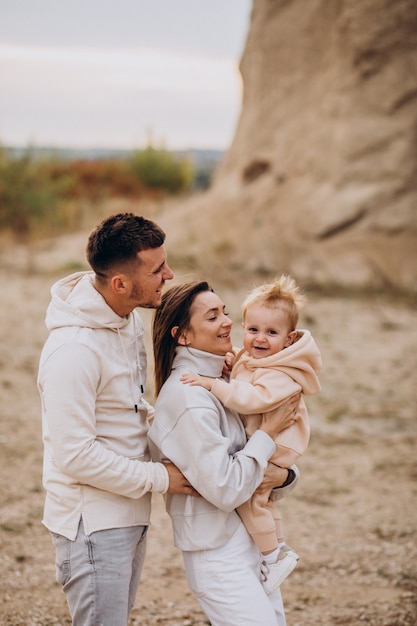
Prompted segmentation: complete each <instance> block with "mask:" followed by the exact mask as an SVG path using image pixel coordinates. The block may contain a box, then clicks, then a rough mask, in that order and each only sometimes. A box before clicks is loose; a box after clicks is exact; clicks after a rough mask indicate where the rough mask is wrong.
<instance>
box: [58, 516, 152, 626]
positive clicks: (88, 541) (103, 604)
mask: <svg viewBox="0 0 417 626" xmlns="http://www.w3.org/2000/svg"><path fill="white" fill-rule="evenodd" d="M146 531H147V526H130V527H128V528H114V529H110V530H101V531H98V532H95V533H92V534H91V535H90V536H86V535H85V533H84V527H83V523H82V521H81V522H80V526H79V529H78V534H77V537H76V539H75V541H70V540H69V539H67V538H66V537H63V536H62V535H56V534H55V533H51V536H52V541H53V543H54V544H55V549H56V578H57V581H58V582H59V583H60V584H61V585H62V587H63V590H64V592H65V594H66V597H67V602H68V606H69V609H70V613H71V617H72V623H73V626H116V625H117V626H123V624H126V625H127V623H128V619H129V613H130V611H131V609H132V607H133V603H134V601H135V596H136V592H137V589H138V586H139V580H140V575H141V572H142V567H143V563H144V560H145V552H146Z"/></svg>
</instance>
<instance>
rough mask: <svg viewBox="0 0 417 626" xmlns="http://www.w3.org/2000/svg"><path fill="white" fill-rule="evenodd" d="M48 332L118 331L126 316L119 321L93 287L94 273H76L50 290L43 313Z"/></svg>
mask: <svg viewBox="0 0 417 626" xmlns="http://www.w3.org/2000/svg"><path fill="white" fill-rule="evenodd" d="M45 323H46V326H47V328H48V330H53V329H55V328H61V327H63V326H78V327H83V328H108V329H112V330H120V329H121V328H123V327H124V326H126V324H128V323H129V316H127V317H120V316H119V315H117V313H115V312H114V311H113V309H112V308H111V307H109V305H108V304H107V303H106V301H105V300H104V298H103V296H102V295H101V294H100V293H99V292H98V291H97V289H96V288H95V287H94V272H90V271H88V272H76V273H75V274H71V275H70V276H67V277H66V278H62V279H61V280H59V281H58V282H56V283H55V284H54V285H53V286H52V288H51V302H50V304H49V306H48V309H47V312H46V320H45Z"/></svg>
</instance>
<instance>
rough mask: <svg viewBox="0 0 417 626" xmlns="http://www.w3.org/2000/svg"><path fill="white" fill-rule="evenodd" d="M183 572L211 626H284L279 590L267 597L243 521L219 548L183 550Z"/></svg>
mask: <svg viewBox="0 0 417 626" xmlns="http://www.w3.org/2000/svg"><path fill="white" fill-rule="evenodd" d="M183 558H184V566H185V574H186V577H187V582H188V585H189V587H190V589H191V590H192V591H193V593H194V594H195V596H196V597H197V600H198V602H199V603H200V606H201V608H202V609H203V611H204V612H205V613H206V615H207V617H208V618H209V620H210V622H211V625H212V626H285V625H286V621H285V614H284V607H283V604H282V597H281V591H280V590H279V589H278V590H277V591H276V592H275V593H273V594H271V595H270V596H267V595H266V593H265V591H264V589H263V587H262V584H261V582H260V567H261V557H260V554H259V551H258V549H257V547H256V546H255V544H254V543H253V541H252V539H251V537H250V536H249V534H248V533H247V531H246V529H245V527H244V526H243V524H240V525H239V527H238V529H237V531H236V532H235V534H234V535H233V537H232V538H231V539H229V541H228V542H227V543H225V544H224V545H223V546H220V547H219V548H213V549H211V550H198V551H192V552H188V551H187V552H183Z"/></svg>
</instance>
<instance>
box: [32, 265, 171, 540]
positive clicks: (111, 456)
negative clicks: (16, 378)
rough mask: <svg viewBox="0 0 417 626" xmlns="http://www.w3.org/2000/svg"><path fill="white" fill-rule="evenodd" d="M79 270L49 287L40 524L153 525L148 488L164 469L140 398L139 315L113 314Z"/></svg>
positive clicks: (68, 531)
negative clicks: (155, 459) (153, 450)
mask: <svg viewBox="0 0 417 626" xmlns="http://www.w3.org/2000/svg"><path fill="white" fill-rule="evenodd" d="M93 277H94V274H93V273H92V272H78V273H76V274H73V275H71V276H68V277H67V278H64V279H62V280H60V281H58V282H57V283H56V284H55V285H54V286H53V287H52V289H51V296H52V298H51V302H50V304H49V307H48V310H47V315H46V325H47V328H48V330H49V331H50V332H49V337H48V339H47V341H46V343H45V346H44V348H43V351H42V355H41V359H40V365H39V375H38V388H39V393H40V396H41V401H42V427H43V441H44V446H45V454H44V487H45V489H46V491H47V495H46V502H45V512H44V520H43V521H44V524H45V525H46V526H47V528H49V529H50V530H51V531H53V532H56V533H58V534H62V535H64V536H66V537H68V538H69V539H74V538H75V536H76V534H77V529H78V524H79V521H80V518H81V517H82V518H83V523H84V527H85V530H86V533H87V534H90V533H92V532H94V531H96V530H102V529H105V528H116V527H127V526H134V525H145V524H148V523H149V516H150V491H157V492H160V493H164V492H165V491H166V490H167V488H168V474H167V471H166V470H165V468H164V467H163V466H162V465H161V464H158V463H150V462H148V461H149V453H148V446H147V430H148V418H149V417H150V415H151V414H152V413H153V409H152V407H150V405H149V404H148V403H147V402H146V401H145V400H144V398H143V391H144V386H145V383H146V353H145V347H144V335H143V327H142V322H141V319H140V316H139V314H138V313H137V311H133V312H132V313H131V314H129V315H128V316H126V317H120V316H119V315H117V314H116V313H115V312H114V311H113V310H112V309H111V308H110V307H109V306H108V305H107V303H106V301H105V300H104V298H103V297H102V296H101V294H100V293H99V292H98V291H97V290H96V289H95V287H94V284H93V280H94V278H93Z"/></svg>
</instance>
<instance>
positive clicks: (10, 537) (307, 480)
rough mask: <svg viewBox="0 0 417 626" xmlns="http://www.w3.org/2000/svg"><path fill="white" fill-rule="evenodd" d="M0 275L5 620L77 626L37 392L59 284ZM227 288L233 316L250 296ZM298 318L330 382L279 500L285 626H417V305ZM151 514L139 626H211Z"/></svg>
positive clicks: (345, 306)
mask: <svg viewBox="0 0 417 626" xmlns="http://www.w3.org/2000/svg"><path fill="white" fill-rule="evenodd" d="M0 280H1V284H2V294H3V295H2V305H1V309H0V388H1V399H2V402H1V405H0V459H1V460H0V490H1V501H0V625H1V626H34V625H42V626H58V625H62V626H63V625H66V624H70V620H69V617H68V612H67V608H66V604H65V600H64V596H63V594H62V592H61V590H60V588H59V587H58V585H57V584H56V583H55V582H54V564H53V551H52V546H51V543H50V540H49V536H48V534H47V532H46V530H45V529H44V528H43V527H42V526H41V524H40V520H41V517H42V507H43V499H44V494H43V491H42V484H41V465H42V447H41V437H40V410H39V400H38V395H37V391H36V371H37V363H38V357H39V352H40V349H41V347H42V344H43V341H44V339H45V337H46V331H45V328H44V325H43V319H44V313H45V309H46V305H47V303H48V300H49V287H50V284H51V282H52V281H53V280H54V279H53V277H51V276H48V275H44V274H34V275H33V276H29V275H27V274H26V273H24V272H19V271H16V270H13V269H11V265H10V264H9V263H7V262H6V261H5V260H4V259H3V261H2V266H1V267H0ZM218 291H219V293H221V295H222V297H223V298H224V299H225V301H226V302H227V303H228V305H229V308H230V310H231V313H232V317H234V318H235V319H236V321H238V318H239V303H240V300H241V297H242V293H238V292H232V291H230V290H229V291H226V290H222V289H221V288H220V287H219V288H218ZM303 322H304V325H305V326H307V327H309V328H310V329H311V330H312V332H313V334H314V336H315V338H316V340H317V342H318V344H319V346H320V348H321V350H322V353H323V360H324V368H323V373H322V376H321V380H322V385H323V390H322V393H321V394H320V396H319V397H318V398H314V399H312V400H310V401H309V402H308V406H309V409H310V416H311V421H312V429H313V435H312V440H311V445H310V447H309V450H308V453H307V454H306V455H305V457H304V458H303V459H302V461H301V463H300V469H301V472H302V480H301V484H300V486H299V488H298V489H297V490H296V492H295V493H294V494H293V495H292V496H291V497H289V498H288V499H287V501H285V502H284V503H283V505H282V511H283V515H284V521H285V526H286V530H287V539H288V542H289V543H290V544H291V545H293V546H294V548H295V549H296V550H297V552H298V553H299V554H300V555H301V560H300V564H299V566H298V567H297V569H296V570H295V571H294V572H293V574H292V575H291V576H290V577H289V578H288V579H287V581H286V582H285V583H284V585H283V587H282V591H283V595H284V601H285V605H286V610H287V619H288V626H306V625H308V626H333V625H336V624H346V625H349V626H352V625H356V624H371V625H373V626H402V625H408V626H411V625H412V624H413V625H414V624H416V623H417V600H416V589H417V566H416V562H417V523H416V522H417V506H416V494H417V482H416V479H417V455H416V450H417V448H416V443H417V428H416V418H417V406H416V395H417V394H416V388H417V333H416V330H415V325H416V315H415V310H412V308H410V306H407V305H406V304H404V303H395V302H389V301H387V300H386V299H384V298H381V299H374V300H371V299H368V300H355V299H353V300H348V299H329V298H316V297H310V301H309V303H308V305H307V307H306V311H305V318H304V320H303ZM238 326H239V324H236V327H238ZM236 333H237V334H236V337H235V343H239V341H240V337H239V334H238V329H236ZM152 521H153V525H152V528H151V530H150V534H149V547H148V557H147V562H146V567H145V573H144V576H143V583H142V585H141V588H140V590H139V593H138V597H137V606H136V608H135V609H134V611H133V613H132V616H131V621H130V625H131V626H133V625H134V624H137V625H139V624H140V625H141V626H156V625H161V624H167V625H170V626H176V625H178V626H180V625H181V626H191V625H195V626H197V625H198V626H201V625H203V624H207V623H208V622H207V620H206V618H205V617H204V615H203V614H202V612H201V611H200V609H199V607H198V604H197V602H196V601H195V600H194V598H193V596H192V595H191V593H190V592H189V591H188V589H187V586H186V584H185V580H184V575H183V570H182V563H181V557H180V555H179V553H178V551H177V550H176V549H175V548H173V546H172V537H171V529H170V523H169V520H168V519H167V517H166V514H165V512H164V508H163V502H162V498H160V497H156V498H154V507H153V515H152ZM260 626H262V625H260Z"/></svg>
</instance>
